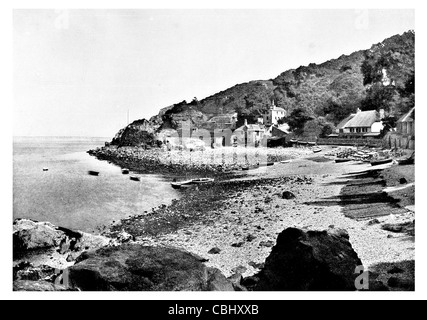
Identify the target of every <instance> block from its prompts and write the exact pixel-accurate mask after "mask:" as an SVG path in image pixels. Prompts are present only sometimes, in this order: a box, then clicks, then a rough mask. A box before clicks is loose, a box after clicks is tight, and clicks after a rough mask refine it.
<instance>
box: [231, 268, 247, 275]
mask: <svg viewBox="0 0 427 320" xmlns="http://www.w3.org/2000/svg"><path fill="white" fill-rule="evenodd" d="M247 270H248V268H246V267H244V266H238V267H235V268H233V269H231V272H233V273H240V274H242V273H245V272H246V271H247Z"/></svg>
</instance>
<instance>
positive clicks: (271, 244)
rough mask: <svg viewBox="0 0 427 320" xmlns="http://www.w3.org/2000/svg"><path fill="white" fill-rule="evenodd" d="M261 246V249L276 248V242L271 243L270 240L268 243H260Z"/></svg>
mask: <svg viewBox="0 0 427 320" xmlns="http://www.w3.org/2000/svg"><path fill="white" fill-rule="evenodd" d="M259 246H260V247H267V248H271V247H272V246H274V242H273V241H271V240H268V241H261V242H260V243H259Z"/></svg>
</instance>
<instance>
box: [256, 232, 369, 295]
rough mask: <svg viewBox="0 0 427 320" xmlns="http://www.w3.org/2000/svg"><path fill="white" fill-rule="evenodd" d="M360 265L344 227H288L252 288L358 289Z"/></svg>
mask: <svg viewBox="0 0 427 320" xmlns="http://www.w3.org/2000/svg"><path fill="white" fill-rule="evenodd" d="M361 265H362V262H361V261H360V259H359V257H358V256H357V253H356V252H355V251H354V250H353V248H352V246H351V244H350V242H349V236H348V233H347V232H346V231H345V230H340V229H329V230H328V231H303V230H300V229H296V228H288V229H286V230H284V231H282V233H280V234H279V236H278V238H277V243H276V245H275V246H274V247H273V249H272V251H271V253H270V255H269V256H268V257H267V259H266V261H265V266H264V268H263V269H262V271H261V272H260V273H258V274H257V276H256V278H257V281H256V283H254V287H253V290H257V291H286V290H290V291H302V290H312V291H327V290H334V291H343V290H356V287H355V280H356V278H357V276H358V275H357V274H355V270H356V267H357V266H361Z"/></svg>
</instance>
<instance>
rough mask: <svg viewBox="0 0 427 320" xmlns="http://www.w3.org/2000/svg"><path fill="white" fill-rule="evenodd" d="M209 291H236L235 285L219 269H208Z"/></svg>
mask: <svg viewBox="0 0 427 320" xmlns="http://www.w3.org/2000/svg"><path fill="white" fill-rule="evenodd" d="M207 270H208V281H207V290H208V291H234V287H233V284H232V283H231V281H229V280H228V279H227V278H226V277H225V276H224V275H223V274H222V273H221V271H220V270H219V269H217V268H208V269H207Z"/></svg>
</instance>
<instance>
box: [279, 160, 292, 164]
mask: <svg viewBox="0 0 427 320" xmlns="http://www.w3.org/2000/svg"><path fill="white" fill-rule="evenodd" d="M289 162H291V160H283V161H280V163H289Z"/></svg>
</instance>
